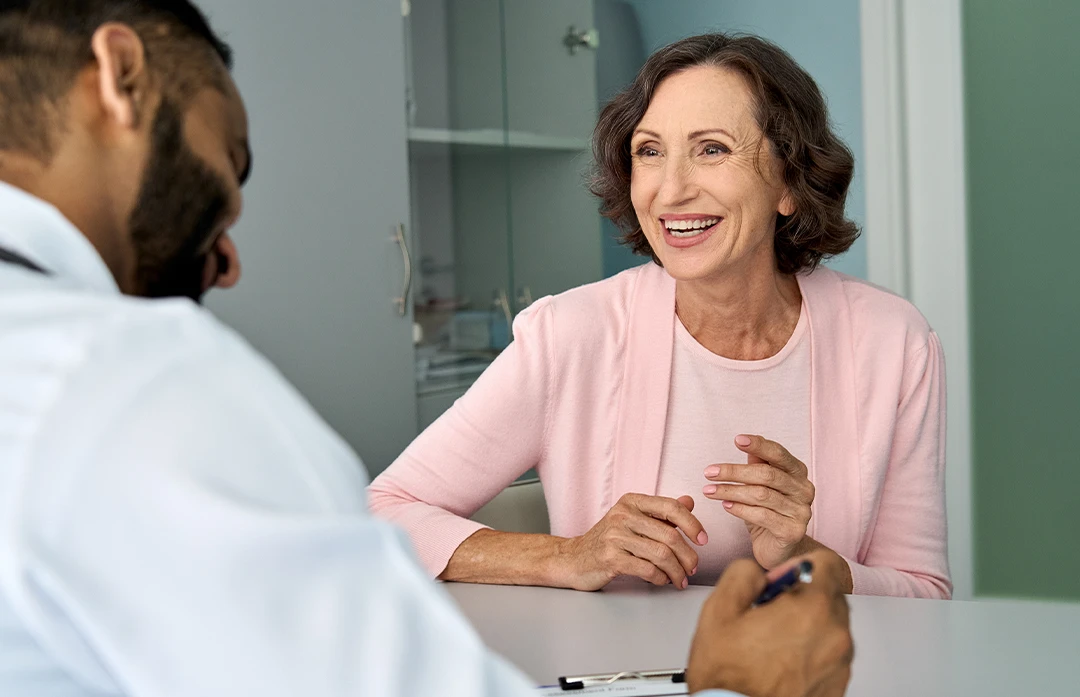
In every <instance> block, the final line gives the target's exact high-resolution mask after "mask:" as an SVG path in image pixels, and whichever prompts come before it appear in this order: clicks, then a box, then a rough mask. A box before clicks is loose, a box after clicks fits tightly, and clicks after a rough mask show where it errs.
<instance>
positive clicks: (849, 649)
mask: <svg viewBox="0 0 1080 697" xmlns="http://www.w3.org/2000/svg"><path fill="white" fill-rule="evenodd" d="M804 558H806V559H809V560H810V561H811V562H812V563H813V564H814V572H813V574H814V580H813V581H812V582H811V583H809V584H805V585H802V584H800V585H797V586H796V587H795V588H793V589H792V590H789V591H787V592H785V593H782V594H781V595H780V596H779V597H777V598H776V599H775V600H773V601H771V602H769V603H768V604H766V605H762V606H760V607H752V604H753V602H754V600H755V599H756V598H757V596H758V595H759V594H760V593H761V591H762V589H764V588H765V584H766V582H767V580H769V579H773V578H777V577H779V576H780V575H781V574H782V573H783V572H784V571H786V570H787V569H788V568H789V567H790V566H791V564H785V565H784V566H783V567H782V568H778V569H776V570H775V571H774V572H773V573H771V574H769V576H768V578H767V577H766V576H765V574H764V573H763V572H762V571H761V569H760V568H759V567H758V565H757V564H755V563H754V562H752V561H750V560H749V559H741V560H739V561H736V562H734V563H733V564H731V566H729V567H728V569H727V571H726V572H725V573H724V575H723V577H722V578H721V579H720V582H719V583H718V584H717V586H716V590H714V591H713V593H712V595H710V596H709V599H708V600H706V601H705V605H704V607H703V608H702V610H701V617H700V619H699V620H698V626H697V632H696V633H695V634H694V641H693V644H692V645H691V647H690V659H689V662H688V663H687V669H686V681H687V683H688V687H689V688H690V692H697V691H699V690H708V689H726V690H731V691H733V692H738V693H741V694H744V695H747V697H839V695H843V694H844V691H845V690H846V689H847V684H848V680H850V678H851V660H852V658H853V656H854V645H853V643H852V638H851V630H850V623H849V618H848V605H847V600H846V599H845V598H844V596H843V588H842V583H843V578H844V573H845V570H844V569H842V568H841V565H842V564H843V560H842V559H840V558H839V557H837V556H836V555H834V554H829V553H814V554H810V555H808V556H806V557H804Z"/></svg>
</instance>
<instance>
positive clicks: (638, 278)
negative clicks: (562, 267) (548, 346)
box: [535, 263, 667, 331]
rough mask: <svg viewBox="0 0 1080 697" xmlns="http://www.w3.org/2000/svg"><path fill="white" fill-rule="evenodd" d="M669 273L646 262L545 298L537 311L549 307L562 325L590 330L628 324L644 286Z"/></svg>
mask: <svg viewBox="0 0 1080 697" xmlns="http://www.w3.org/2000/svg"><path fill="white" fill-rule="evenodd" d="M658 273H659V276H663V277H665V278H666V277H667V275H666V274H664V272H663V271H662V270H661V269H660V268H659V267H656V265H655V264H651V263H650V264H642V265H641V266H636V267H634V268H632V269H627V270H626V271H623V272H621V273H618V274H615V275H614V276H611V277H609V278H605V279H603V280H600V281H596V282H595V283H588V284H585V285H583V286H578V287H576V288H571V289H570V290H567V291H564V292H562V293H559V294H557V295H550V296H547V297H544V298H541V299H540V300H538V301H537V302H536V303H535V306H536V307H537V310H539V309H540V308H545V309H546V311H547V312H548V313H549V314H550V315H551V317H552V319H553V320H554V321H555V322H557V323H558V325H559V327H560V328H564V329H573V330H580V331H588V330H590V329H595V328H599V327H600V326H602V325H614V326H618V325H621V324H625V321H626V318H627V317H628V316H629V314H630V312H631V309H632V307H633V304H634V299H635V297H636V295H637V294H638V292H639V291H640V290H641V289H642V286H648V285H651V284H656V283H663V278H660V277H658Z"/></svg>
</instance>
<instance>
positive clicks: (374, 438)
mask: <svg viewBox="0 0 1080 697" xmlns="http://www.w3.org/2000/svg"><path fill="white" fill-rule="evenodd" d="M264 5H268V6H264ZM200 6H201V7H202V8H203V9H204V10H205V11H206V12H207V14H208V15H209V17H210V20H211V23H212V24H213V25H214V26H215V27H216V28H217V30H218V31H219V32H221V33H222V35H223V36H224V37H225V39H226V40H227V41H229V42H230V43H231V44H232V46H233V49H234V50H235V52H236V69H235V73H234V75H235V78H236V81H237V84H238V85H239V88H240V91H241V93H242V95H243V97H244V99H245V102H246V104H247V108H248V112H249V117H250V122H251V142H252V149H253V152H254V162H255V167H254V170H253V176H252V179H251V182H250V183H249V184H248V186H247V187H246V190H245V192H244V193H245V208H244V214H243V217H242V219H241V222H240V224H239V225H238V226H237V230H236V233H235V235H236V241H237V244H238V246H239V248H240V254H241V259H242V260H243V265H244V266H243V271H244V273H243V279H242V280H241V282H240V284H239V286H237V288H235V289H234V290H231V291H228V292H215V293H212V294H211V295H210V298H209V302H208V304H209V306H210V307H211V309H212V310H213V311H214V312H215V313H216V314H217V315H218V316H219V317H221V318H222V319H223V320H224V321H225V322H227V323H229V324H231V325H232V326H234V327H235V328H236V329H237V330H239V331H240V332H241V333H242V334H244V335H245V336H246V337H247V338H248V339H249V340H250V341H251V343H252V344H254V345H255V347H256V348H258V349H259V350H260V351H262V352H263V353H264V354H266V355H267V356H268V357H269V359H270V360H271V361H273V362H274V363H275V364H276V365H277V366H278V367H279V368H280V369H281V371H282V372H283V373H284V374H285V376H286V377H287V378H288V379H289V380H290V381H292V382H293V384H295V385H296V387H297V388H299V390H300V392H302V393H303V394H304V395H305V396H306V397H307V398H308V399H309V400H310V401H311V403H312V404H313V405H314V406H315V408H316V409H317V410H318V411H319V413H320V414H322V416H323V417H324V418H325V419H326V420H327V421H328V422H329V423H330V424H331V426H333V427H334V428H335V429H336V430H337V431H338V432H339V433H341V434H342V435H343V436H344V437H345V439H346V440H347V441H348V442H349V443H350V444H352V446H353V447H354V448H355V449H356V450H357V452H358V453H359V454H360V456H361V457H362V458H363V460H364V463H365V464H366V465H367V468H368V470H369V472H370V473H371V474H372V475H375V474H377V473H378V472H380V471H381V470H383V469H384V468H385V467H386V466H387V465H388V464H389V463H390V462H391V461H392V460H393V459H394V458H395V457H396V456H397V454H398V453H399V452H401V450H402V449H403V448H404V447H405V446H406V445H407V444H408V443H409V441H410V440H411V439H412V438H413V437H414V436H415V435H416V395H415V391H414V386H413V373H414V366H413V349H412V317H411V308H410V307H409V306H410V305H411V303H406V316H404V317H403V316H401V315H400V314H399V313H398V311H397V307H396V306H395V304H394V303H393V298H394V296H397V295H400V294H401V291H402V287H403V278H404V262H403V256H402V252H401V250H400V249H399V247H398V244H397V242H396V241H394V239H393V233H394V230H395V228H396V226H397V225H398V224H399V223H404V222H406V221H407V219H408V215H409V206H408V200H407V198H408V179H407V172H406V169H407V167H406V140H405V109H404V95H405V75H404V53H403V28H402V17H401V4H400V2H396V1H395V0H378V1H372V2H355V0H307V1H306V2H303V3H297V2H284V1H283V0H273V1H272V2H269V3H260V6H259V8H258V11H253V5H252V3H251V2H250V0H202V2H200ZM251 397H252V399H258V398H259V397H258V395H252V396H251Z"/></svg>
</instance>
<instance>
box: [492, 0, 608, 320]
mask: <svg viewBox="0 0 1080 697" xmlns="http://www.w3.org/2000/svg"><path fill="white" fill-rule="evenodd" d="M505 16H506V19H505V25H506V27H505V36H504V44H505V46H506V101H507V126H508V128H509V131H510V132H511V134H513V133H527V134H537V135H539V136H540V138H539V139H538V140H540V142H544V143H546V144H547V145H548V147H545V148H511V149H510V154H509V158H510V167H509V174H510V231H511V246H510V249H511V260H512V268H513V276H512V277H513V281H514V296H515V300H516V308H517V309H519V310H520V309H523V308H524V307H525V306H527V305H528V304H529V303H530V302H531V301H532V300H534V299H535V298H538V297H541V296H544V295H550V294H555V293H560V292H562V291H564V290H567V289H569V288H573V287H575V286H580V285H583V284H586V283H592V282H594V281H599V280H600V279H601V278H602V276H603V268H602V267H603V264H602V250H601V236H600V235H601V233H600V217H599V215H598V214H597V201H596V199H594V198H593V197H592V196H591V195H590V194H589V192H588V190H587V186H586V182H587V179H588V170H589V166H590V163H591V152H590V150H589V139H590V138H591V136H592V131H593V127H594V126H595V124H596V106H597V94H596V51H595V50H594V49H592V48H589V47H580V48H576V49H575V50H573V51H571V50H570V48H569V47H568V46H567V45H566V44H565V43H564V40H565V38H566V37H567V34H568V33H569V31H570V28H571V27H573V28H574V30H575V32H578V33H579V32H583V31H587V30H590V29H593V28H594V26H595V25H594V16H593V3H592V2H591V0H543V1H542V2H537V1H536V0H505ZM600 40H601V41H603V40H604V37H603V36H602V35H601V36H600Z"/></svg>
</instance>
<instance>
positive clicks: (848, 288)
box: [802, 268, 934, 355]
mask: <svg viewBox="0 0 1080 697" xmlns="http://www.w3.org/2000/svg"><path fill="white" fill-rule="evenodd" d="M802 287H803V289H804V292H809V293H811V294H813V295H814V296H815V297H814V298H812V300H811V302H814V301H817V302H818V303H822V304H827V305H832V306H835V305H839V306H841V307H842V308H844V309H846V314H847V317H848V319H849V321H850V326H851V331H852V334H853V338H854V339H855V340H856V341H857V342H858V343H860V344H862V345H863V346H868V347H878V346H880V347H882V348H895V347H898V346H904V348H905V353H907V354H909V355H910V354H911V353H913V352H917V351H919V350H921V349H923V348H925V347H926V345H927V344H928V342H929V341H930V337H931V335H932V334H933V333H934V332H933V329H932V328H931V326H930V323H929V322H928V321H927V320H926V317H925V316H923V314H922V313H921V312H920V311H919V309H918V308H917V307H915V305H913V304H912V303H911V302H910V301H909V300H907V299H906V298H903V297H901V296H900V295H897V294H896V293H894V292H892V291H890V290H888V289H886V288H882V287H881V286H878V285H876V284H874V283H871V282H869V281H866V280H864V279H861V278H856V277H854V276H849V275H847V274H844V273H840V272H838V271H833V270H832V269H827V268H818V269H817V270H815V271H814V272H813V273H811V274H808V275H807V276H805V277H804V279H803V283H802Z"/></svg>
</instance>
